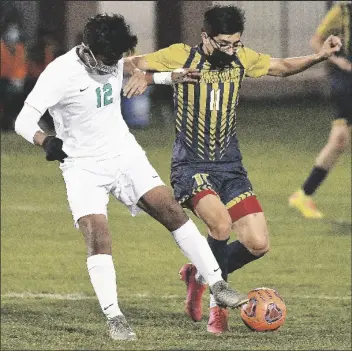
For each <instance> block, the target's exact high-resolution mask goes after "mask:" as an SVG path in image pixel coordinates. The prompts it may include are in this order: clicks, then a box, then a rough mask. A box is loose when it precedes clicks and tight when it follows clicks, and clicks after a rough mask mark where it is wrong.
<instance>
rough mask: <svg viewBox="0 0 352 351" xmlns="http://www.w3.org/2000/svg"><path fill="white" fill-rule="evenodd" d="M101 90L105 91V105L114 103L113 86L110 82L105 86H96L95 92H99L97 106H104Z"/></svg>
mask: <svg viewBox="0 0 352 351" xmlns="http://www.w3.org/2000/svg"><path fill="white" fill-rule="evenodd" d="M101 91H103V93H104V101H103V102H104V104H103V106H106V105H109V104H111V103H112V101H113V98H112V96H111V95H112V86H111V84H110V83H106V84H104V85H103V88H100V87H98V88H96V89H95V93H96V94H97V108H99V107H101V106H102V93H101Z"/></svg>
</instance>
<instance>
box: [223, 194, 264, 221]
mask: <svg viewBox="0 0 352 351" xmlns="http://www.w3.org/2000/svg"><path fill="white" fill-rule="evenodd" d="M228 211H229V214H230V216H231V218H232V222H236V221H237V220H239V219H240V218H242V217H244V216H247V215H249V214H251V213H258V212H263V210H262V207H261V206H260V203H259V201H258V200H257V197H256V196H255V195H252V196H249V197H247V198H245V199H244V200H242V201H240V202H239V203H238V204H236V205H233V206H232V207H230V208H229V209H228Z"/></svg>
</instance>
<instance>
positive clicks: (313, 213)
mask: <svg viewBox="0 0 352 351" xmlns="http://www.w3.org/2000/svg"><path fill="white" fill-rule="evenodd" d="M350 141H351V126H350V125H348V123H347V120H345V119H342V120H335V122H334V123H333V126H332V129H331V132H330V136H329V140H328V142H327V143H326V145H325V146H324V148H323V149H322V150H321V151H320V153H319V154H318V157H317V158H316V160H315V164H314V167H313V169H312V171H311V173H310V175H309V176H308V177H307V179H306V180H305V182H304V183H303V185H302V187H301V189H299V190H297V191H296V192H295V193H293V194H292V195H291V196H290V198H289V205H290V206H291V207H294V208H296V209H297V210H299V211H300V212H301V213H302V215H303V216H304V217H306V218H315V219H319V218H322V217H323V214H322V213H321V212H320V211H319V210H318V209H317V207H316V205H315V203H314V201H313V199H312V196H313V195H314V193H315V192H316V190H317V189H318V188H319V186H320V185H321V184H322V182H323V181H324V180H325V178H326V177H327V175H328V173H329V172H330V170H331V169H332V168H333V166H334V165H335V163H336V161H337V160H338V159H339V157H340V156H341V155H342V154H343V152H344V151H345V150H346V149H347V147H348V146H349V144H350Z"/></svg>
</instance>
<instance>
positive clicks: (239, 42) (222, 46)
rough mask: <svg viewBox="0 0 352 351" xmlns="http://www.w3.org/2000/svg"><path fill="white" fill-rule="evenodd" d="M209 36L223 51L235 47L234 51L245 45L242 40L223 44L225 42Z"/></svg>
mask: <svg viewBox="0 0 352 351" xmlns="http://www.w3.org/2000/svg"><path fill="white" fill-rule="evenodd" d="M209 38H211V39H212V40H213V41H214V43H215V44H216V45H217V47H218V49H219V50H221V51H227V50H230V49H233V50H234V51H237V50H238V49H240V48H243V47H244V45H243V43H242V42H241V41H240V40H239V41H236V43H233V44H230V43H229V44H223V43H219V42H218V41H217V40H215V39H214V38H213V37H209Z"/></svg>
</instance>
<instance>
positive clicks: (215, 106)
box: [209, 89, 220, 111]
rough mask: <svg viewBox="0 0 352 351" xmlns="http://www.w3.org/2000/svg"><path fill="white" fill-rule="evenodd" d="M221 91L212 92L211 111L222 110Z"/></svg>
mask: <svg viewBox="0 0 352 351" xmlns="http://www.w3.org/2000/svg"><path fill="white" fill-rule="evenodd" d="M219 105H220V89H216V90H215V89H213V90H212V91H211V92H210V106H209V109H210V110H211V111H219V108H220V106H219Z"/></svg>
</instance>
